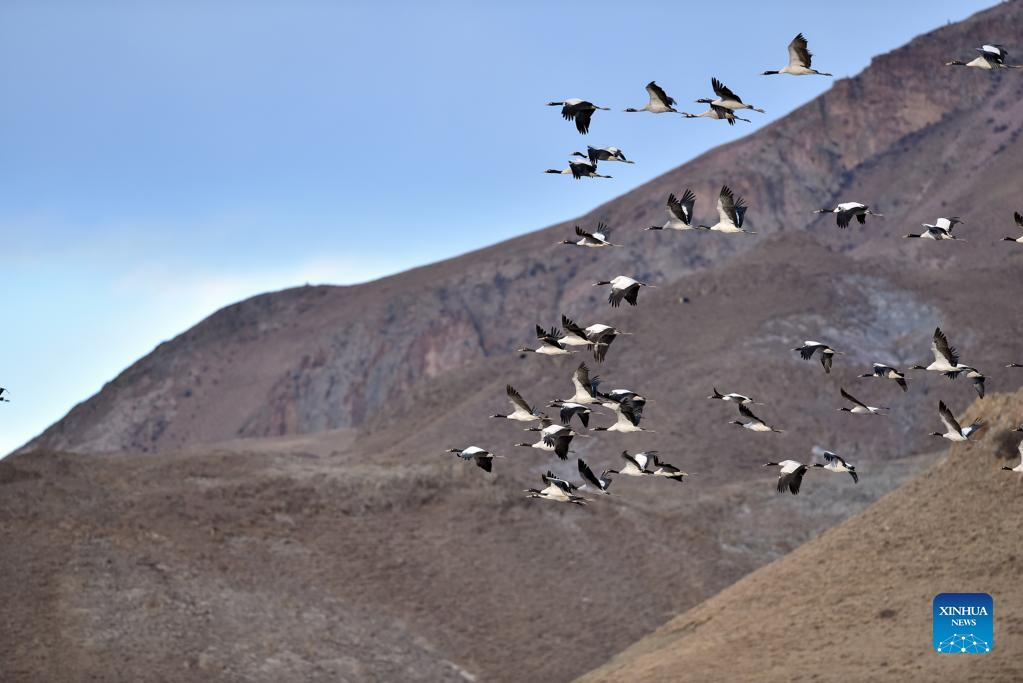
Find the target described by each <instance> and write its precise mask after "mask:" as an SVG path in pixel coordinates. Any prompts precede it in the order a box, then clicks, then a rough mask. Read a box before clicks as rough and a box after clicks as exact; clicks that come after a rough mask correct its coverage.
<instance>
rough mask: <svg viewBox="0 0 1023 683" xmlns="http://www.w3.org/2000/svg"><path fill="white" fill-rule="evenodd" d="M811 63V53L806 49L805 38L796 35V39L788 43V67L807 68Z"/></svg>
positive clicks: (801, 35)
mask: <svg viewBox="0 0 1023 683" xmlns="http://www.w3.org/2000/svg"><path fill="white" fill-rule="evenodd" d="M812 62H813V53H812V52H810V50H808V49H807V42H806V36H804V35H803V34H802V33H798V34H796V37H795V38H793V39H792V42H791V43H789V66H805V67H807V68H809V67H810V64H811V63H812Z"/></svg>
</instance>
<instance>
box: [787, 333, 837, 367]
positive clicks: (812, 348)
mask: <svg viewBox="0 0 1023 683" xmlns="http://www.w3.org/2000/svg"><path fill="white" fill-rule="evenodd" d="M792 350H793V351H798V352H799V355H800V356H801V357H802V359H803V360H810V359H811V358H813V354H815V353H817V352H818V351H820V353H821V365H822V366H823V367H824V372H825V373H828V374H830V373H831V363H832V361H833V360H834V358H835V354H838V355H843V354H844V353H845V352H844V351H835V350H834V349H833V348H831V346H829V345H828V344H825V343H824V342H819V341H813V340H812V339H807V340H806V341H804V342H803V345H802V346H799V347H797V348H794V349H792Z"/></svg>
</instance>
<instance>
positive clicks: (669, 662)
mask: <svg viewBox="0 0 1023 683" xmlns="http://www.w3.org/2000/svg"><path fill="white" fill-rule="evenodd" d="M977 417H981V418H984V419H986V420H988V427H987V429H986V431H985V432H983V433H982V434H983V438H981V439H980V440H979V441H978V442H977V443H970V444H963V445H954V446H952V447H951V449H950V450H949V453H948V455H947V456H946V457H944V458H943V459H942V460H941V461H940V462H939V463H937V464H935V465H934V466H933V467H931V468H930V469H928V470H927V471H926V472H925V473H924V474H922V475H921V476H919V477H917V478H916V479H914V480H913V481H911V482H909V483H908V484H906V485H905V486H903V487H902V488H900V489H898V490H897V491H895V492H893V493H892V494H890V495H888V496H887V497H885V498H884V499H883V500H881V501H879V502H878V503H877V504H875V505H872V506H871V507H870V508H868V509H867V510H866V511H864V512H863V513H861V514H859V515H857V516H856V517H854V518H853V519H851V520H849V521H848V522H846V523H844V524H842V525H840V526H838V527H836V528H834V529H831V530H829V531H827V532H825V533H824V534H822V535H821V536H820V537H819V538H817V539H815V540H813V541H811V542H809V543H807V544H806V545H805V546H803V547H801V548H799V549H797V550H795V551H794V552H792V553H790V554H789V555H787V556H786V557H784V558H782V559H781V560H778V561H776V562H774V563H772V564H770V565H768V566H767V567H764V568H763V569H760V570H759V571H756V572H754V573H753V574H751V575H749V576H747V577H746V578H744V579H742V580H741V581H739V582H738V583H737V584H735V585H734V586H732V587H730V588H728V589H727V590H725V591H723V592H722V593H721V594H720V595H716V596H714V597H713V598H711V599H710V600H707V601H706V602H705V603H703V604H701V605H700V606H698V607H696V608H694V609H691V610H689V611H688V612H686V613H685V614H683V615H681V616H679V617H677V618H675V619H673V620H671V621H670V622H668V623H667V624H666V625H664V626H662V627H661V628H659V629H658V630H657V631H655V632H654V633H653V634H651V635H649V636H647V637H646V638H643V639H642V640H640V641H639V642H638V643H636V644H634V645H633V646H631V647H630V648H628V649H627V650H625V651H624V652H622V653H621V654H620V655H618V656H617V657H615V658H614V659H613V660H612V661H611V662H610V663H608V664H607V665H606V666H604V667H602V668H600V669H598V670H596V671H594V672H593V673H591V674H589V675H587V676H584V677H583V678H582V679H581V680H583V681H676V680H679V672H685V676H686V678H691V679H692V680H703V681H725V680H727V681H811V680H812V681H831V680H842V681H850V680H851V681H939V680H945V681H951V680H956V681H1018V680H1020V679H1021V678H1023V661H1021V660H1020V657H1019V654H1020V652H1023V617H1021V616H1020V613H1019V606H1020V604H1023V588H1021V586H1020V581H1019V573H1020V563H1021V561H1023V559H1021V555H1020V546H1019V543H1018V542H1017V541H1018V539H1019V536H1020V530H1021V520H1023V484H1021V480H1020V477H1019V475H1017V474H1015V473H1012V472H1003V471H1000V470H999V468H1000V467H1001V466H1002V465H1005V464H1008V465H1009V466H1015V465H1016V464H1018V462H1019V454H1018V452H1017V451H1016V444H1017V442H1018V441H1019V438H1018V435H1017V434H1013V433H1012V432H1010V431H1009V430H1010V429H1012V428H1013V427H1015V426H1017V425H1019V424H1020V422H1021V421H1023V392H1017V393H1016V394H1011V395H999V396H991V397H988V398H987V399H985V400H984V402H983V403H979V402H978V403H977V404H976V405H974V406H973V407H971V408H970V410H968V411H967V413H966V419H968V420H972V419H974V418H977ZM935 457H937V456H935ZM836 476H837V475H836ZM830 484H831V482H830V481H828V480H827V477H825V476H813V473H811V475H808V477H807V478H806V479H805V480H804V487H805V489H806V492H807V493H809V492H810V491H811V490H812V489H815V488H817V487H821V486H828V485H830ZM777 503H778V505H779V506H788V505H791V504H792V503H791V501H790V500H788V499H787V498H779V499H778V501H777ZM941 592H986V593H990V594H991V595H992V596H993V598H994V604H995V646H994V649H993V651H992V652H991V653H989V654H985V655H977V656H957V655H942V654H938V653H936V652H934V651H933V649H932V648H931V600H932V598H933V597H934V596H935V595H936V594H937V593H941Z"/></svg>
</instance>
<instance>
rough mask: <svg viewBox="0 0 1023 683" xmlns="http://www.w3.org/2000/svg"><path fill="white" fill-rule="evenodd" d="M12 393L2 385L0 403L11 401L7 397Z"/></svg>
mask: <svg viewBox="0 0 1023 683" xmlns="http://www.w3.org/2000/svg"><path fill="white" fill-rule="evenodd" d="M10 395H11V392H9V391H7V389H4V388H3V387H0V403H10V402H11V400H10V399H9V398H7V397H8V396H10Z"/></svg>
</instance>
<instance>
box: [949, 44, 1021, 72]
mask: <svg viewBox="0 0 1023 683" xmlns="http://www.w3.org/2000/svg"><path fill="white" fill-rule="evenodd" d="M974 50H976V51H977V52H979V53H980V54H978V55H977V56H976V57H974V58H973V59H972V60H970V61H969V62H961V61H959V60H958V59H953V60H952V61H950V62H945V66H969V67H973V68H974V69H984V70H985V71H991V70H993V69H1023V65H1020V64H1006V63H1005V60H1006V59H1008V58H1009V53H1008V52H1006V51H1005V48H1004V47H1002V46H1001V45H996V44H994V43H988V44H985V45H981V46H980V47H976V48H974Z"/></svg>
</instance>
